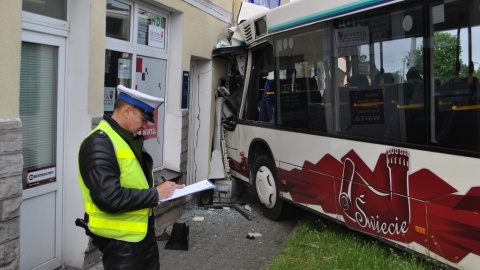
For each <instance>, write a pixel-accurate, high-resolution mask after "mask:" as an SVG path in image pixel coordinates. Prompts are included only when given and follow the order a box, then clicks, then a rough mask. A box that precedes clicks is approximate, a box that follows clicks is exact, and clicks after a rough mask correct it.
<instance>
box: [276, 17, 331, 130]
mask: <svg viewBox="0 0 480 270" xmlns="http://www.w3.org/2000/svg"><path fill="white" fill-rule="evenodd" d="M330 33H331V31H330V30H329V29H328V28H327V25H323V24H321V25H319V26H318V25H317V26H316V27H311V28H307V30H305V31H302V32H301V33H295V32H293V34H288V35H278V38H277V39H276V40H275V43H274V44H275V54H276V55H275V57H276V58H275V63H276V70H277V71H278V81H279V84H278V89H277V100H276V102H277V108H278V109H277V116H278V120H277V125H281V126H285V127H291V128H297V129H303V130H314V131H327V130H329V127H331V126H332V123H333V121H332V120H333V118H332V112H331V102H329V99H330V97H331V94H330V93H331V88H330V87H331V85H332V83H331V78H330V77H331V76H330V75H331V72H330V71H329V68H330V65H329V52H330V42H329V40H330ZM330 129H331V128H330Z"/></svg>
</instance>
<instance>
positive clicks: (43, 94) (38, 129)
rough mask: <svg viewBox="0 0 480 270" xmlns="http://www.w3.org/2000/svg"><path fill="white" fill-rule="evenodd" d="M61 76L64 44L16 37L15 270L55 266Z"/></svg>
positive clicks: (39, 36)
mask: <svg viewBox="0 0 480 270" xmlns="http://www.w3.org/2000/svg"><path fill="white" fill-rule="evenodd" d="M39 41H41V43H38V42H39ZM64 70H65V38H62V37H56V36H49V35H46V34H40V33H34V32H30V31H24V32H23V33H22V54H21V70H20V118H21V120H22V141H23V160H24V163H23V202H22V205H21V213H22V215H21V217H20V231H21V234H20V252H21V254H20V269H55V268H57V267H60V266H61V261H62V258H61V256H62V253H61V250H62V248H61V244H62V235H63V228H62V222H61V221H62V218H63V212H62V209H63V208H62V190H63V189H62V185H63V162H62V161H63V129H64V124H63V123H64V117H63V115H64V104H63V100H64V91H65V89H64Z"/></svg>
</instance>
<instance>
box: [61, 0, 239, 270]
mask: <svg viewBox="0 0 480 270" xmlns="http://www.w3.org/2000/svg"><path fill="white" fill-rule="evenodd" d="M188 1H191V0H185V1H178V0H171V1H166V0H155V1H154V0H152V1H146V3H147V4H150V5H153V6H158V7H160V8H162V9H164V10H166V11H169V12H170V34H169V46H170V50H169V55H168V62H167V65H168V66H167V87H168V88H167V93H166V102H165V106H166V114H165V142H164V147H165V149H164V151H165V154H164V166H165V168H166V169H170V170H173V171H179V172H182V173H183V174H184V180H185V177H186V174H187V171H186V167H187V166H186V163H187V162H188V160H186V158H187V155H186V151H187V148H188V147H187V145H188V143H189V138H188V136H187V134H188V128H189V123H188V119H189V118H188V117H189V110H182V109H181V89H182V72H183V71H189V70H190V61H191V59H192V58H198V59H203V60H206V61H205V62H206V63H207V64H206V66H207V67H208V65H211V64H208V63H209V62H210V60H211V52H212V48H213V46H214V45H215V43H217V40H218V36H219V34H222V33H223V32H224V31H225V29H226V28H227V27H228V26H229V22H226V21H225V16H227V17H228V16H230V17H229V18H232V17H233V16H232V15H231V11H229V10H225V9H224V8H223V7H225V8H230V9H231V3H232V2H231V1H225V0H216V1H203V0H196V1H195V2H196V3H194V4H193V5H192V4H190V3H188ZM197 2H198V3H200V5H198V3H197ZM226 3H229V4H226ZM217 4H218V5H217ZM68 9H69V10H70V11H72V12H70V13H69V23H70V35H69V38H68V56H67V59H68V60H67V61H68V64H67V65H68V70H69V72H68V75H67V91H68V92H69V94H68V97H67V101H66V102H67V107H68V108H69V109H68V111H69V112H70V113H69V114H70V115H69V117H67V119H68V120H67V128H66V140H67V142H66V145H67V147H68V148H69V149H67V150H66V152H67V153H66V162H65V163H66V166H67V168H66V172H67V173H66V175H68V176H69V179H66V181H65V198H69V199H68V200H65V202H64V204H65V214H64V215H65V218H64V220H65V222H64V223H65V228H64V229H65V232H64V235H65V240H64V242H65V244H64V250H65V253H64V254H65V255H64V261H65V265H66V266H69V267H73V268H81V267H84V266H86V265H88V264H90V263H92V262H94V260H95V259H98V252H97V253H96V252H95V250H93V249H92V248H91V245H89V243H88V238H87V237H86V236H85V234H84V232H83V230H82V229H80V228H78V227H76V226H75V225H74V220H75V218H78V217H82V216H83V212H84V210H83V204H82V197H81V194H80V191H79V188H78V183H77V156H76V155H77V152H78V147H79V145H80V143H81V141H82V140H83V137H84V136H85V135H86V134H87V133H88V132H89V131H90V130H91V128H92V125H93V123H95V122H96V121H98V119H99V117H101V115H102V113H103V83H104V78H103V74H104V59H105V12H106V10H105V2H104V1H96V0H89V1H70V2H69V8H68ZM73 11H74V12H73ZM218 12H220V13H221V14H223V15H220V16H217V17H215V16H212V15H210V13H212V14H216V13H218ZM206 13H207V14H206ZM218 17H220V19H219V18H218ZM218 72H223V71H214V70H212V68H211V67H210V68H208V70H207V71H206V72H205V80H207V81H208V82H207V83H206V84H204V85H203V88H202V89H201V90H200V91H202V95H204V96H205V97H206V98H205V100H204V101H202V104H201V106H202V108H201V110H200V112H201V114H202V115H201V116H199V117H202V118H206V119H207V120H205V124H204V126H203V129H202V130H201V132H199V133H198V136H199V140H200V141H202V143H204V144H207V145H209V144H210V143H211V142H210V141H211V139H210V138H211V134H212V131H211V129H212V128H211V125H210V123H209V122H210V121H209V120H210V118H211V117H210V114H211V112H212V109H213V107H212V104H213V103H212V100H213V93H214V92H213V88H212V77H213V74H215V73H218ZM215 83H216V82H215ZM67 113H68V112H67ZM73 126H74V127H75V128H73ZM208 149H209V147H205V149H204V150H203V151H202V152H200V153H197V154H198V157H199V158H200V159H201V160H202V162H203V164H199V166H204V167H205V166H207V168H208V160H209V157H210V151H208ZM204 178H206V175H199V176H198V180H203V179H204ZM178 208H181V205H179V206H178ZM168 212H169V213H168V214H163V215H167V216H168V215H171V216H172V217H171V218H170V219H169V220H162V222H165V223H173V222H175V218H176V217H178V215H179V214H180V215H181V211H180V212H179V211H177V210H176V209H168ZM172 213H173V214H172ZM163 226H165V224H161V225H160V227H163Z"/></svg>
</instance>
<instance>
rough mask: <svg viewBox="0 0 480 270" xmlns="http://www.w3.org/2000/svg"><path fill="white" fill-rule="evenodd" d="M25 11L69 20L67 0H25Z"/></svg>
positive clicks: (23, 7) (23, 4)
mask: <svg viewBox="0 0 480 270" xmlns="http://www.w3.org/2000/svg"><path fill="white" fill-rule="evenodd" d="M22 9H23V11H27V12H31V13H35V14H39V15H43V16H47V17H51V18H55V19H59V20H64V21H66V20H67V0H23V1H22Z"/></svg>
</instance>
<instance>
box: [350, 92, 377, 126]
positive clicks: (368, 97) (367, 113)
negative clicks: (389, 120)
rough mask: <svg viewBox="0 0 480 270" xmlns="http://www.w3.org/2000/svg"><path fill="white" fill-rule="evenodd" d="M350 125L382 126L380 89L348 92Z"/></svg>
mask: <svg viewBox="0 0 480 270" xmlns="http://www.w3.org/2000/svg"><path fill="white" fill-rule="evenodd" d="M349 94H350V117H351V123H352V125H367V124H383V123H384V122H385V121H384V113H383V92H382V89H372V90H359V91H350V93H349Z"/></svg>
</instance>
